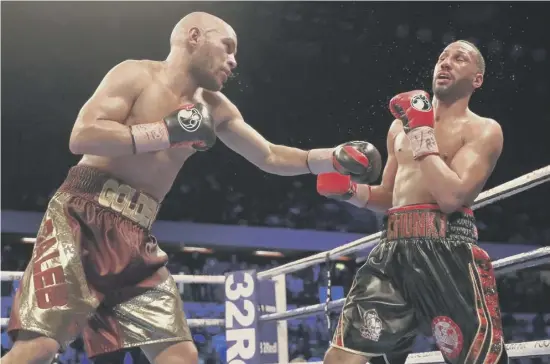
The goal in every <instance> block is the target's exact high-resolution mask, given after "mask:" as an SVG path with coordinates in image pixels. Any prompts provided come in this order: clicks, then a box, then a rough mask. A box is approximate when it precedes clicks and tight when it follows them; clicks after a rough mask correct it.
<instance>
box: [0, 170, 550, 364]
mask: <svg viewBox="0 0 550 364" xmlns="http://www.w3.org/2000/svg"><path fill="white" fill-rule="evenodd" d="M549 180H550V166H546V167H543V168H541V169H538V170H535V171H533V172H531V173H528V174H526V175H523V176H521V177H518V178H516V179H513V180H511V181H508V182H506V183H504V184H501V185H499V186H497V187H494V188H492V189H490V190H487V191H485V192H483V193H481V194H480V195H479V196H478V198H477V199H476V201H475V203H474V205H473V206H472V209H478V208H480V207H483V206H486V205H488V204H491V203H493V202H496V201H499V200H502V199H504V198H507V197H509V196H513V195H515V194H518V193H520V192H522V191H525V190H527V189H530V188H532V187H535V186H538V185H540V184H542V183H545V182H547V181H549ZM380 236H381V232H378V233H375V234H372V235H369V236H367V237H364V238H362V239H358V240H356V241H353V242H350V243H348V244H345V245H342V246H340V247H338V248H335V249H332V250H329V251H326V252H321V253H318V254H314V255H312V256H310V257H307V258H303V259H299V260H297V261H294V262H292V263H288V264H284V265H282V266H279V267H276V268H273V269H269V270H266V271H263V272H259V273H258V278H259V279H270V278H273V277H276V276H279V275H284V274H289V273H293V272H296V271H298V270H300V269H304V268H307V267H310V266H312V265H315V264H319V263H323V262H325V261H326V260H327V257H328V259H330V260H335V259H337V258H339V257H341V256H344V255H348V254H351V253H354V252H357V251H359V250H363V249H366V248H369V247H372V246H374V245H376V244H377V243H378V242H379V241H380ZM549 261H550V247H544V248H540V249H536V250H533V251H531V252H527V253H522V254H517V255H513V256H510V257H507V258H504V259H500V260H497V261H495V262H493V267H494V269H495V275H501V274H504V273H508V272H510V271H515V270H518V269H523V268H527V267H534V266H537V265H541V264H544V263H547V262H549ZM0 273H1V280H2V281H13V280H18V279H21V277H22V276H23V272H13V271H6V272H0ZM173 278H174V280H175V281H176V282H178V283H206V284H224V282H225V276H205V275H202V276H201V275H196V276H193V275H181V274H178V275H173ZM344 302H345V299H344V298H343V299H340V300H336V301H332V302H329V303H328V309H330V310H334V309H339V308H341V307H342V306H343V305H344ZM325 306H327V304H326V303H322V304H317V305H312V306H306V307H300V308H298V309H294V310H289V311H286V312H280V313H272V314H267V315H263V316H261V317H260V318H259V319H260V321H274V320H289V319H292V318H298V317H302V316H309V315H311V314H316V313H320V312H324V309H325ZM8 322H9V319H7V318H1V319H0V326H2V327H5V326H7V325H8ZM187 323H188V325H189V327H211V326H219V327H225V320H224V319H189V320H187ZM506 349H507V352H508V356H509V357H510V358H519V357H530V356H543V355H550V340H540V341H529V342H523V343H511V344H506ZM443 362H444V361H443V356H442V355H441V353H440V352H439V351H433V352H425V353H415V354H410V355H409V356H408V357H407V361H406V363H407V364H431V363H443ZM315 364H322V362H316V363H315Z"/></svg>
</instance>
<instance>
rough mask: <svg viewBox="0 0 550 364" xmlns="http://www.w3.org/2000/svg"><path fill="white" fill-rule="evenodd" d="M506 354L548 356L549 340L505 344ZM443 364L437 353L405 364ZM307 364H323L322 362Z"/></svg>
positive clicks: (409, 359) (412, 358)
mask: <svg viewBox="0 0 550 364" xmlns="http://www.w3.org/2000/svg"><path fill="white" fill-rule="evenodd" d="M505 346H506V352H507V353H508V357H510V358H528V357H533V356H546V355H550V340H539V341H527V342H523V343H510V344H506V345H505ZM434 363H444V360H443V355H441V353H440V352H439V351H429V352H425V353H414V354H409V356H407V361H406V362H405V364H434ZM309 364H323V362H322V361H314V362H309Z"/></svg>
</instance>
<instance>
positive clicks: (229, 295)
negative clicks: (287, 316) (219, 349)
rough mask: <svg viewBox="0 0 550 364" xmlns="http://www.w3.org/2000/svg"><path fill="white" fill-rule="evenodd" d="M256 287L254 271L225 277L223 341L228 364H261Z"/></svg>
mask: <svg viewBox="0 0 550 364" xmlns="http://www.w3.org/2000/svg"><path fill="white" fill-rule="evenodd" d="M258 294H259V285H258V281H257V279H256V271H254V270H247V271H237V272H230V273H227V274H226V275H225V327H226V331H225V340H226V342H227V363H228V364H245V363H246V364H260V363H261V359H260V345H259V342H260V340H259V332H260V331H259V321H258V316H259V309H258V307H259V304H258Z"/></svg>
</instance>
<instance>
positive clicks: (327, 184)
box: [317, 173, 357, 201]
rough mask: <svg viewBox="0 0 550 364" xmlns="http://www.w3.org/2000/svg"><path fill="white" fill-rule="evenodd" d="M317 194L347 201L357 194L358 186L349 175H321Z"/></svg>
mask: <svg viewBox="0 0 550 364" xmlns="http://www.w3.org/2000/svg"><path fill="white" fill-rule="evenodd" d="M317 192H318V193H319V194H320V195H322V196H325V197H328V198H332V199H334V200H339V201H347V200H349V199H350V198H352V197H353V196H355V193H356V192H357V184H356V183H355V182H353V181H352V180H351V177H350V176H349V175H347V176H345V175H342V174H340V173H321V174H320V175H318V176H317Z"/></svg>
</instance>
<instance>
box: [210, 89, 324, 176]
mask: <svg viewBox="0 0 550 364" xmlns="http://www.w3.org/2000/svg"><path fill="white" fill-rule="evenodd" d="M203 95H204V97H205V100H206V101H207V102H208V103H209V104H210V105H212V116H213V117H214V119H215V120H216V134H217V136H218V137H219V138H220V140H221V141H222V142H223V143H224V144H225V145H227V146H228V147H229V148H231V149H232V150H233V151H235V152H237V153H238V154H240V155H241V156H243V157H244V158H246V159H247V160H248V161H250V162H251V163H253V164H254V165H256V166H257V167H258V168H260V169H262V170H263V171H265V172H268V173H273V174H278V175H283V176H293V175H300V174H307V173H311V171H310V169H309V167H308V163H307V159H308V152H307V151H305V150H302V149H298V148H292V147H287V146H284V145H276V144H273V143H270V142H269V141H267V140H266V139H265V138H264V137H263V136H262V135H261V134H260V133H258V132H257V131H256V130H255V129H254V128H252V127H251V126H250V125H248V124H247V123H246V122H245V121H244V119H243V117H242V115H241V113H240V112H239V110H238V109H237V107H236V106H235V105H233V104H232V103H231V102H230V101H229V100H228V99H227V98H226V97H225V96H223V95H222V94H221V93H215V94H214V93H210V92H206V91H205V92H204V93H203ZM332 151H333V148H330V149H314V150H313V151H312V155H311V156H310V163H312V159H313V160H314V162H313V163H315V172H316V173H326V172H334V167H333V166H332Z"/></svg>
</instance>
